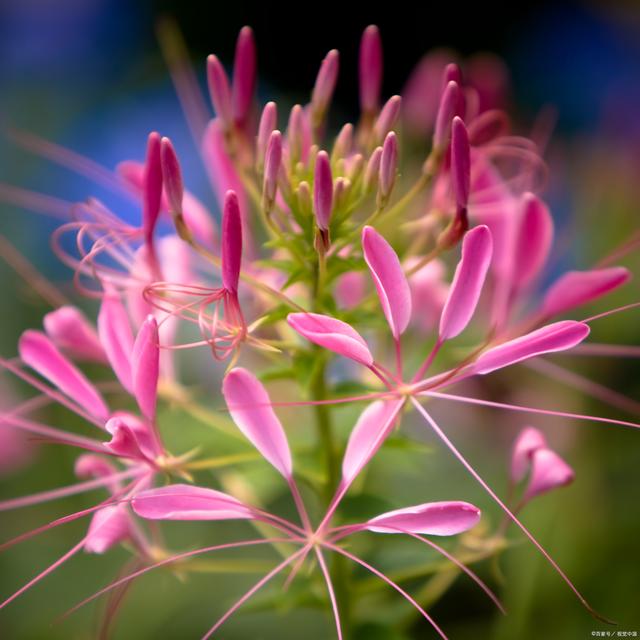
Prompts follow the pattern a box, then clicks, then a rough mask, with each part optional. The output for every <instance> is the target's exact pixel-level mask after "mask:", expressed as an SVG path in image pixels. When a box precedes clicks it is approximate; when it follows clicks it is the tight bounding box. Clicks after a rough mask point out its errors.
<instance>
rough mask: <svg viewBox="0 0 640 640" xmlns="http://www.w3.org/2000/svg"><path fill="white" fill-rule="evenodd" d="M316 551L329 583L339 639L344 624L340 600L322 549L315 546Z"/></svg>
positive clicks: (340, 639) (325, 578) (339, 639)
mask: <svg viewBox="0 0 640 640" xmlns="http://www.w3.org/2000/svg"><path fill="white" fill-rule="evenodd" d="M315 552H316V556H317V557H318V564H319V565H320V570H321V571H322V575H323V576H324V580H325V582H326V584H327V591H328V593H329V600H330V601H331V608H332V610H333V618H334V620H335V622H336V632H337V633H338V640H342V625H341V624H340V611H339V609H338V601H337V599H336V594H335V591H334V588H333V583H332V581H331V574H330V573H329V569H328V568H327V563H326V562H325V559H324V556H323V555H322V551H321V550H320V549H319V548H318V547H315Z"/></svg>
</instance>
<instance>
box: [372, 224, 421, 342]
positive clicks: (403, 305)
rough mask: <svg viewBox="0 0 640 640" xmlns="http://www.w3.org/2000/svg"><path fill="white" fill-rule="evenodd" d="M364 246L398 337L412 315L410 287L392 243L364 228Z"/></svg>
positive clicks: (377, 286)
mask: <svg viewBox="0 0 640 640" xmlns="http://www.w3.org/2000/svg"><path fill="white" fill-rule="evenodd" d="M362 250H363V251H364V259H365V261H366V263H367V265H368V267H369V271H371V277H372V278H373V282H374V284H375V285H376V290H377V291H378V297H379V298H380V304H381V305H382V310H383V312H384V315H385V317H386V319H387V322H388V323H389V327H391V333H392V334H393V337H394V338H395V339H396V340H397V339H398V338H399V337H400V335H401V334H402V333H403V331H404V330H405V329H406V328H407V325H408V324H409V320H410V319H411V290H410V289H409V284H408V283H407V279H406V277H405V275H404V271H403V270H402V266H401V265H400V260H398V256H397V255H396V252H395V251H394V250H393V248H392V247H391V245H390V244H389V243H388V242H387V241H386V240H385V239H384V238H383V237H382V236H381V235H380V234H379V233H378V232H377V231H376V230H375V229H374V228H373V227H369V226H366V227H365V228H364V229H363V230H362Z"/></svg>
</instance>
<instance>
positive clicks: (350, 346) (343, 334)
mask: <svg viewBox="0 0 640 640" xmlns="http://www.w3.org/2000/svg"><path fill="white" fill-rule="evenodd" d="M287 322H288V323H289V325H290V326H291V328H292V329H293V330H294V331H297V332H298V333H299V334H300V335H301V336H303V337H304V338H306V339H307V340H309V341H310V342H313V343H314V344H317V345H320V346H321V347H324V348H325V349H329V351H333V352H335V353H339V354H340V355H341V356H344V357H345V358H350V359H351V360H355V361H356V362H359V363H361V364H363V365H365V366H367V367H370V366H371V365H372V364H373V356H372V355H371V351H369V346H368V345H367V343H366V342H365V341H364V338H363V337H362V336H361V335H360V334H359V333H358V332H357V331H356V330H355V329H354V328H353V327H352V326H351V325H348V324H347V323H346V322H342V320H337V319H336V318H331V317H330V316H323V315H320V314H319V313H290V314H289V315H288V316H287Z"/></svg>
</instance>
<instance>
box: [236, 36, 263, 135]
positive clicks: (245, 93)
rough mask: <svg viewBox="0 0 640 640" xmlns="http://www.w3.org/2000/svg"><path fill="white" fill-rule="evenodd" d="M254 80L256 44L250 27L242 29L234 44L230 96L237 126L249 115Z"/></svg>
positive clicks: (255, 75) (255, 74)
mask: <svg viewBox="0 0 640 640" xmlns="http://www.w3.org/2000/svg"><path fill="white" fill-rule="evenodd" d="M256 78H257V72H256V43H255V40H254V38H253V31H252V30H251V27H242V29H240V33H239V34H238V40H237V42H236V55H235V58H234V61H233V88H232V96H231V101H232V104H233V116H234V119H235V121H236V122H237V123H238V124H239V125H243V124H244V123H245V121H246V120H247V118H248V117H249V115H250V114H251V107H252V105H253V97H254V95H255V93H256Z"/></svg>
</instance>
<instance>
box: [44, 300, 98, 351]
mask: <svg viewBox="0 0 640 640" xmlns="http://www.w3.org/2000/svg"><path fill="white" fill-rule="evenodd" d="M43 324H44V330H45V331H46V333H47V335H48V336H49V338H51V340H52V341H53V342H54V344H55V345H56V346H57V347H58V348H59V349H62V350H63V351H64V352H65V353H67V354H68V355H70V356H71V357H72V358H77V359H78V360H89V361H94V362H105V360H106V355H105V352H104V349H103V348H102V345H101V344H100V340H99V339H98V334H97V333H96V330H95V329H94V328H93V326H92V325H91V323H90V322H89V321H88V320H87V318H86V316H85V315H84V314H83V313H82V311H80V309H78V308H77V307H72V306H70V305H69V306H64V307H60V308H59V309H56V310H55V311H51V312H50V313H47V315H46V316H45V317H44V320H43Z"/></svg>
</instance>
